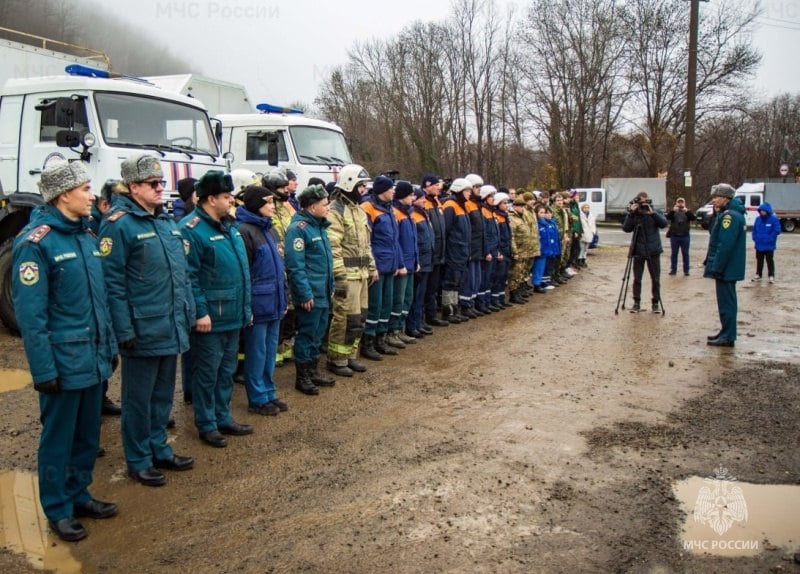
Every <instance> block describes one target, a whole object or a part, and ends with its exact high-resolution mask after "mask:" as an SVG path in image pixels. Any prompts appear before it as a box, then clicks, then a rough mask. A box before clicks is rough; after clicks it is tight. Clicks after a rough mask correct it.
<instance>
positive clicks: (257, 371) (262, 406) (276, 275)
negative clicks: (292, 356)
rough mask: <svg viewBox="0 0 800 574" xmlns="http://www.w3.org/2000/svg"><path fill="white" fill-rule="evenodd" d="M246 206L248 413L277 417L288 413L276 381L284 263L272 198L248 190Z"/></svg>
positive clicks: (241, 216) (241, 211)
mask: <svg viewBox="0 0 800 574" xmlns="http://www.w3.org/2000/svg"><path fill="white" fill-rule="evenodd" d="M242 201H243V203H244V205H240V206H239V207H237V208H236V220H237V221H238V222H239V233H241V234H242V239H243V240H244V247H245V249H246V250H247V261H248V263H249V264H250V308H251V309H252V311H253V324H252V325H250V326H248V327H245V330H244V385H245V389H246V390H247V403H248V410H249V411H250V412H252V413H256V414H259V415H272V416H274V415H277V414H278V413H279V412H281V411H286V410H288V409H289V407H288V406H287V405H286V403H284V402H283V401H281V400H280V399H278V396H277V389H276V387H275V377H274V375H275V356H276V354H277V352H278V335H279V334H280V328H281V318H283V315H284V314H285V313H286V307H287V305H286V288H285V285H286V281H285V275H284V271H283V259H282V258H281V256H280V254H279V253H278V248H277V246H276V245H275V240H274V239H273V238H272V233H271V231H270V229H271V228H272V217H273V216H274V215H275V201H274V196H273V193H272V192H271V191H270V190H268V189H267V188H266V187H261V186H260V185H250V186H248V187H246V188H245V189H244V192H243V193H242Z"/></svg>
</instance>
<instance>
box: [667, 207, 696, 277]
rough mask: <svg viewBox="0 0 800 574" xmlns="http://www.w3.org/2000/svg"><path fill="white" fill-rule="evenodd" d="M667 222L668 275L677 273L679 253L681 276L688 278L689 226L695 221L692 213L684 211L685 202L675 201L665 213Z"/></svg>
mask: <svg viewBox="0 0 800 574" xmlns="http://www.w3.org/2000/svg"><path fill="white" fill-rule="evenodd" d="M667 220H669V229H668V230H667V237H669V246H670V259H669V274H670V275H675V274H676V273H677V272H678V251H680V252H681V256H682V258H683V274H684V275H686V276H688V275H689V241H690V239H691V236H690V235H689V231H690V229H689V224H690V223H691V222H692V221H694V220H695V216H694V213H692V212H691V211H689V210H688V209H686V201H685V200H684V199H683V198H682V197H679V198H678V199H677V201H675V206H674V207H673V208H672V211H670V212H669V213H667Z"/></svg>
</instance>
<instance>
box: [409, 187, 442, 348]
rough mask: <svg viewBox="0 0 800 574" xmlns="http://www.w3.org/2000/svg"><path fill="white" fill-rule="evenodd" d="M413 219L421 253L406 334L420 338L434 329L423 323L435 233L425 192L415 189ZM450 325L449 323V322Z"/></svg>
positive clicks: (418, 251) (419, 252)
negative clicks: (426, 204)
mask: <svg viewBox="0 0 800 574" xmlns="http://www.w3.org/2000/svg"><path fill="white" fill-rule="evenodd" d="M411 220H412V221H413V222H414V225H415V227H416V230H417V253H418V254H419V271H417V272H416V273H415V274H414V300H413V302H412V304H411V310H410V311H409V313H408V319H407V320H406V335H408V336H409V337H415V338H417V339H420V338H422V337H424V336H425V335H431V334H433V329H431V328H430V326H428V325H426V324H425V323H423V320H422V315H423V309H424V307H425V295H426V294H427V291H428V289H427V287H428V280H429V278H430V274H431V270H432V269H433V252H434V242H435V239H434V235H433V226H432V225H431V220H430V215H429V213H428V211H427V210H426V209H425V192H423V191H422V190H421V189H420V188H418V187H417V188H415V189H414V203H413V209H412V211H411ZM448 325H449V323H448Z"/></svg>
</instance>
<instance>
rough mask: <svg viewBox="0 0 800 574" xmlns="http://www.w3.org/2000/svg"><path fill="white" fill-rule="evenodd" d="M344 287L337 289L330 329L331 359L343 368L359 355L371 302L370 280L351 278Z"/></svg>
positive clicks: (329, 354)
mask: <svg viewBox="0 0 800 574" xmlns="http://www.w3.org/2000/svg"><path fill="white" fill-rule="evenodd" d="M337 286H338V283H337ZM344 287H345V288H346V293H344V294H342V293H338V291H337V292H334V295H333V302H332V305H333V309H332V310H333V317H332V318H331V326H330V329H329V331H328V360H329V361H331V362H332V363H335V364H337V365H339V366H342V367H343V366H346V365H347V359H348V358H353V359H356V358H358V344H359V342H360V341H361V335H363V334H364V321H365V320H366V317H367V307H368V305H369V299H368V293H369V279H367V278H366V277H365V278H363V279H347V280H346V281H344ZM342 295H344V296H342Z"/></svg>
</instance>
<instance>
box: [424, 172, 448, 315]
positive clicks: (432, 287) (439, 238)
mask: <svg viewBox="0 0 800 574" xmlns="http://www.w3.org/2000/svg"><path fill="white" fill-rule="evenodd" d="M422 191H423V192H424V193H425V212H426V213H427V214H428V219H429V220H430V222H431V228H432V230H433V254H432V259H431V272H430V275H428V283H427V285H426V287H425V303H424V305H425V306H424V314H425V323H426V324H427V325H432V326H434V327H448V326H449V325H450V322H449V321H445V320H444V319H439V318H438V317H437V313H438V310H439V295H440V293H441V290H442V271H443V269H444V251H445V228H444V210H443V209H442V202H441V201H440V200H439V195H440V194H441V193H442V179H441V178H440V177H439V176H438V175H434V174H431V173H429V174H426V175H425V176H424V177H423V178H422Z"/></svg>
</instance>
